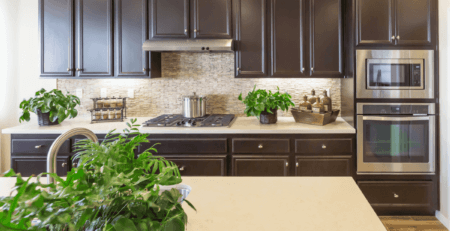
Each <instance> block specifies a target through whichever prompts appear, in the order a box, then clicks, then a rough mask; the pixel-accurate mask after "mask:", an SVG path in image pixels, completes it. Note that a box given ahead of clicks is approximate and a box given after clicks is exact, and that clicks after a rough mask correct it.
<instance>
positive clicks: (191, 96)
mask: <svg viewBox="0 0 450 231" xmlns="http://www.w3.org/2000/svg"><path fill="white" fill-rule="evenodd" d="M181 97H182V98H184V99H200V98H202V99H205V98H206V96H203V95H197V94H196V93H195V92H194V95H183V96H181Z"/></svg>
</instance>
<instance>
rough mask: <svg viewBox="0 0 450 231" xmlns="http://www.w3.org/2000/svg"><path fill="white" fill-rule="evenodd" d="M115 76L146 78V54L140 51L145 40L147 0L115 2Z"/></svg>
mask: <svg viewBox="0 0 450 231" xmlns="http://www.w3.org/2000/svg"><path fill="white" fill-rule="evenodd" d="M115 8H116V9H115V21H116V24H115V27H116V29H115V38H116V39H115V43H116V46H115V52H114V54H115V63H116V65H115V70H116V71H115V76H116V77H146V76H148V74H149V68H148V67H149V62H148V52H145V51H143V50H142V44H144V42H145V40H146V39H147V35H148V32H147V0H138V1H136V0H116V4H115Z"/></svg>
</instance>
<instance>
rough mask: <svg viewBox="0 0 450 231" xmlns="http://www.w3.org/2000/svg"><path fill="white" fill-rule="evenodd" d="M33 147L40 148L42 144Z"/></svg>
mask: <svg viewBox="0 0 450 231" xmlns="http://www.w3.org/2000/svg"><path fill="white" fill-rule="evenodd" d="M34 148H36V149H39V148H42V145H37V146H35V147H34Z"/></svg>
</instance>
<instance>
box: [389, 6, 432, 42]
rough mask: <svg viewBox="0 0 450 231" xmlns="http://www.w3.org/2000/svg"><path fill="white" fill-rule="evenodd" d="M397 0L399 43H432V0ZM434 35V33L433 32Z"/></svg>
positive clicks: (397, 33) (397, 38) (396, 28)
mask: <svg viewBox="0 0 450 231" xmlns="http://www.w3.org/2000/svg"><path fill="white" fill-rule="evenodd" d="M395 1H396V13H397V15H396V17H395V18H396V26H395V31H396V35H397V36H396V40H397V44H398V45H431V41H432V33H431V27H432V21H433V20H435V19H434V17H435V16H434V15H432V0H414V1H411V0H395ZM433 37H434V33H433Z"/></svg>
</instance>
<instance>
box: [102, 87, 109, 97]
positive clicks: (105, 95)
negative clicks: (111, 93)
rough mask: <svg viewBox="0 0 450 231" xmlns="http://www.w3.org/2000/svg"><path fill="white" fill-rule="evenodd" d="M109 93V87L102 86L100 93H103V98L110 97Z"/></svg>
mask: <svg viewBox="0 0 450 231" xmlns="http://www.w3.org/2000/svg"><path fill="white" fill-rule="evenodd" d="M107 93H108V92H107V89H106V88H102V89H101V90H100V95H101V97H102V98H106V97H108V94H107Z"/></svg>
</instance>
